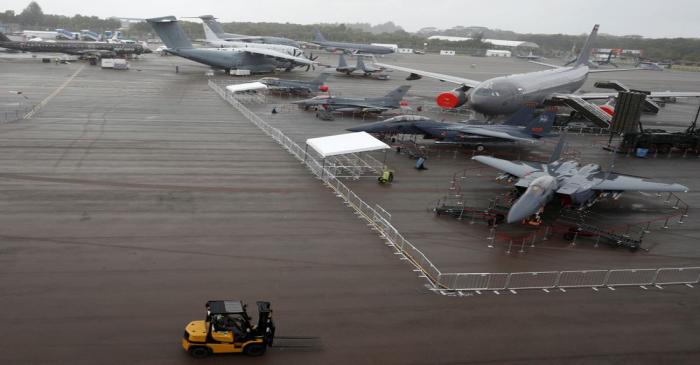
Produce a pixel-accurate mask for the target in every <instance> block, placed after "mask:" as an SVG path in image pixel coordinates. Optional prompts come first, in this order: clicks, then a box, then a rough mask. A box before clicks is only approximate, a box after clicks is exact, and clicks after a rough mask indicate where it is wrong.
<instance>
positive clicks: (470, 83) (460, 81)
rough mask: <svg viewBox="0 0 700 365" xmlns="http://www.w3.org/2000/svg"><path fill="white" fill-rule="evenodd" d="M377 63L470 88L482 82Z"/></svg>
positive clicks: (377, 64)
mask: <svg viewBox="0 0 700 365" xmlns="http://www.w3.org/2000/svg"><path fill="white" fill-rule="evenodd" d="M375 65H376V66H379V67H384V68H388V69H390V70H397V71H403V72H408V73H411V74H415V75H420V76H425V77H430V78H431V79H437V80H440V81H446V82H451V83H453V84H459V85H465V86H468V87H470V88H472V87H476V86H477V85H479V84H480V83H481V82H480V81H476V80H470V79H465V78H461V77H457V76H450V75H444V74H439V73H435V72H428V71H421V70H415V69H412V68H407V67H401V66H394V65H387V64H385V63H375Z"/></svg>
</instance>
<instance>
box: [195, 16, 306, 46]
mask: <svg viewBox="0 0 700 365" xmlns="http://www.w3.org/2000/svg"><path fill="white" fill-rule="evenodd" d="M199 18H200V19H202V22H204V24H206V25H207V26H208V27H209V29H211V31H212V32H214V34H216V36H217V37H218V38H220V39H223V40H227V41H236V42H250V43H262V44H280V45H284V46H290V47H294V48H300V45H299V42H297V41H295V40H293V39H289V38H282V37H268V36H251V35H244V34H233V33H226V32H224V28H223V27H221V24H219V22H217V21H216V18H215V17H214V16H213V15H201V16H200V17H199ZM205 30H206V28H205Z"/></svg>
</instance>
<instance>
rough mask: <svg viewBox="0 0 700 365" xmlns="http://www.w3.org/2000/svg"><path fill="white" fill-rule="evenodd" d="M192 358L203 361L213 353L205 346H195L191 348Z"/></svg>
mask: <svg viewBox="0 0 700 365" xmlns="http://www.w3.org/2000/svg"><path fill="white" fill-rule="evenodd" d="M189 353H190V356H192V357H194V358H195V359H203V358H205V357H207V356H209V355H210V354H211V351H209V348H207V347H203V346H193V347H190V350H189Z"/></svg>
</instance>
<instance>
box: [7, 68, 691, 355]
mask: <svg viewBox="0 0 700 365" xmlns="http://www.w3.org/2000/svg"><path fill="white" fill-rule="evenodd" d="M412 57H416V59H414V58H412ZM412 57H408V58H407V59H406V61H408V60H411V62H416V63H420V65H421V66H427V67H435V70H436V71H440V72H444V73H450V72H452V70H461V69H462V68H465V67H464V65H463V63H462V61H465V60H466V61H467V64H469V63H474V62H477V61H473V60H472V59H465V58H461V57H455V58H446V59H442V58H439V57H437V56H428V58H421V59H418V58H417V57H419V56H412ZM481 60H482V59H478V61H481ZM487 61H488V60H485V59H484V60H483V62H484V66H482V65H477V67H476V68H477V69H480V68H484V70H483V71H480V72H484V74H483V75H484V77H488V76H487V73H489V72H496V70H501V72H506V71H508V72H509V70H510V69H509V68H507V67H503V68H499V67H500V66H503V65H500V64H495V65H494V66H493V69H494V70H493V71H491V70H490V69H486V66H485V65H486V63H488V62H487ZM512 61H514V60H512ZM499 62H505V61H501V60H499ZM406 64H408V63H406ZM175 65H179V66H180V67H179V69H180V72H179V73H177V74H176V73H175V72H174V68H175V67H174V66H175ZM443 65H450V66H449V67H450V68H449V69H442V68H439V67H441V66H443ZM131 66H132V69H131V70H130V71H125V72H120V71H114V70H101V69H99V68H96V67H90V66H83V64H82V63H71V64H67V65H54V64H42V63H41V62H40V60H37V59H22V58H12V59H4V58H3V59H0V80H2V86H1V87H2V92H4V91H5V90H4V89H8V90H22V91H23V92H24V94H25V95H27V96H28V98H30V102H32V103H37V104H38V103H40V102H41V101H43V100H47V98H49V97H50V99H48V100H47V101H46V103H45V105H43V107H42V108H41V109H40V110H37V111H36V113H35V114H34V115H33V117H32V118H30V119H27V120H21V121H16V122H8V123H3V124H0V149H1V150H2V155H0V156H1V157H0V167H1V168H0V186H1V188H0V194H2V199H0V204H2V209H1V210H0V228H1V231H0V293H2V294H0V308H2V311H0V321H2V323H3V330H4V331H3V336H2V341H0V363H3V364H5V363H7V364H27V363H30V364H94V363H101V364H125V363H129V364H161V363H162V364H178V363H203V362H207V363H229V362H232V361H236V362H238V361H245V362H247V363H256V364H258V363H260V364H262V363H270V364H272V363H280V364H281V363H284V364H289V363H299V364H329V363H333V364H345V363H348V364H350V363H353V364H357V363H379V362H381V363H386V364H478V363H499V364H501V363H504V364H526V363H538V364H542V363H576V364H601V363H634V364H640V363H649V364H652V363H674V364H682V363H688V364H694V363H697V362H698V360H700V345H699V344H700V341H698V337H697V334H698V331H699V330H700V315H699V314H698V313H699V311H698V309H700V294H699V293H700V292H698V290H697V288H690V287H686V286H673V287H672V286H668V287H664V289H657V288H649V289H648V290H643V289H640V288H636V287H634V288H620V289H617V290H614V291H613V290H608V289H603V290H601V291H598V292H596V291H593V290H590V289H579V290H568V291H567V292H550V293H544V292H541V291H518V293H517V294H511V293H501V294H500V295H497V294H494V293H483V294H481V295H477V294H470V295H467V296H463V297H456V296H455V297H452V296H441V295H437V294H435V293H433V292H432V291H430V290H428V288H426V282H425V281H424V279H422V278H418V277H417V274H416V273H414V272H413V271H412V270H411V269H412V267H410V266H409V265H408V264H406V263H405V262H402V261H401V260H398V259H397V257H396V255H394V254H393V252H392V251H391V250H390V249H389V248H388V247H386V246H385V244H384V242H383V241H382V240H381V239H380V238H379V237H378V236H377V234H376V232H373V231H371V230H370V229H369V227H367V225H366V223H365V222H364V221H363V220H360V219H358V218H357V217H356V216H355V215H354V214H353V212H352V210H351V209H349V208H348V207H346V206H345V205H343V203H342V200H340V199H338V198H337V197H335V195H333V194H332V193H331V191H330V190H328V189H327V188H325V187H323V185H321V184H320V183H319V181H318V180H316V179H314V178H312V177H311V175H310V174H309V173H308V172H307V170H305V169H304V168H303V167H302V166H301V165H300V164H299V163H298V161H296V160H294V159H293V158H292V157H291V156H290V155H289V154H288V153H287V152H286V151H284V150H283V149H281V148H280V147H279V146H278V145H277V144H276V143H274V142H272V141H271V140H270V139H269V138H268V137H267V136H265V135H264V134H263V133H262V132H260V131H259V130H258V129H257V128H256V127H255V126H253V125H252V124H250V123H249V122H248V121H247V120H246V119H245V118H244V117H243V116H241V115H240V114H238V113H237V112H236V111H235V110H233V109H232V108H231V107H230V106H229V105H228V104H227V103H226V102H224V101H223V100H221V99H220V98H219V97H218V96H217V95H215V94H214V93H213V92H212V91H211V90H210V89H209V88H208V87H207V85H206V82H207V77H206V76H205V75H204V73H205V71H206V68H205V67H202V66H199V65H196V64H193V63H190V62H189V61H184V60H180V59H177V58H174V57H159V56H156V55H149V56H146V57H143V58H142V59H140V60H135V61H133V62H132V65H131ZM509 67H511V66H509ZM512 67H513V68H515V67H516V66H512ZM517 67H522V68H530V67H532V66H531V65H525V66H520V65H517ZM504 69H505V71H504ZM463 71H464V75H465V76H466V75H469V73H468V71H469V69H468V68H467V69H465V70H463ZM668 75H670V76H668ZM691 75H693V76H695V75H694V74H691ZM392 76H393V75H392ZM284 77H287V75H284ZM289 77H294V78H302V77H313V73H309V74H308V75H307V74H304V73H302V72H294V73H292V74H290V75H289ZM654 77H657V78H664V77H668V78H672V80H671V81H663V80H662V81H658V82H659V83H660V85H663V84H664V83H670V84H673V83H674V82H675V80H676V79H678V80H680V81H682V82H680V85H681V86H682V87H679V88H675V87H674V89H678V90H686V89H690V87H691V86H692V82H693V81H691V80H688V79H689V78H690V77H689V75H688V74H683V75H682V76H678V75H675V74H674V73H668V74H665V73H659V75H655V76H654ZM696 77H700V75H697V76H696ZM216 78H217V79H219V78H220V76H217V77H216ZM234 80H236V79H232V80H231V81H234ZM338 80H343V81H338V82H337V83H331V81H329V84H331V85H338V86H341V87H344V86H346V85H355V84H356V85H357V86H355V87H356V88H357V89H352V88H348V89H347V90H345V89H343V93H346V94H348V95H349V94H351V93H353V92H356V90H360V91H362V93H364V94H367V95H381V94H382V93H383V92H384V91H385V90H387V89H390V88H393V87H394V86H396V85H398V84H400V83H402V82H403V81H400V77H398V76H397V77H392V80H389V81H377V80H345V79H338ZM696 80H697V79H696ZM332 81H336V80H335V79H333V80H332ZM424 82H425V84H423V83H424ZM654 82H657V81H653V82H651V81H650V84H651V83H654ZM694 82H697V81H694ZM630 84H631V82H630ZM640 84H641V82H640ZM415 85H416V86H414V89H412V91H411V94H410V95H409V97H412V98H415V99H414V100H419V99H422V98H429V97H430V96H431V95H433V94H432V93H434V91H435V90H436V89H437V86H440V87H444V84H442V85H441V84H440V83H437V82H436V83H435V85H433V84H430V82H429V81H426V80H423V81H420V83H416V84H415ZM630 86H632V85H630ZM634 86H637V85H634ZM642 86H644V85H642ZM642 86H639V87H642ZM674 86H675V85H674ZM332 87H334V88H335V87H337V86H332ZM338 88H340V87H338ZM670 88H671V87H667V88H665V89H670ZM279 104H282V103H275V105H279ZM271 105H272V104H271ZM260 112H261V113H264V112H265V110H264V109H263V106H260ZM299 114H300V112H296V111H294V112H292V111H290V112H289V114H288V118H287V123H288V124H289V126H290V127H289V131H285V132H288V133H289V134H290V136H292V137H293V138H294V139H296V140H303V139H305V138H308V137H311V136H318V135H324V134H327V132H333V133H341V132H342V131H343V128H342V127H343V126H344V125H345V124H342V123H337V124H336V122H338V121H336V122H330V123H329V122H320V121H318V125H313V126H312V125H307V124H304V122H305V121H307V120H312V117H309V116H306V119H304V118H302V117H299ZM681 117H682V116H680V115H679V119H678V120H679V121H680V120H681V119H680V118H681ZM275 118H280V119H279V120H275V119H273V118H271V119H272V121H271V122H272V123H283V122H284V121H283V120H282V119H281V116H278V117H275ZM688 118H690V117H688ZM341 122H342V121H341ZM321 123H325V124H323V125H324V127H323V128H321V127H318V126H319V125H321ZM353 123H354V122H353ZM348 124H350V121H348ZM585 138H588V137H580V139H576V142H577V143H578V144H581V145H583V144H585V143H586V141H587V140H586V139H585ZM589 144H590V143H589ZM583 150H584V152H582V153H583V154H584V156H591V158H598V159H604V158H605V156H606V155H605V153H604V152H601V151H599V150H597V149H594V148H587V149H583ZM546 152H547V148H546V147H543V151H542V153H546ZM462 154H463V155H460V156H459V159H460V161H461V160H464V161H463V162H464V163H467V162H466V159H467V157H468V156H467V154H466V152H463V153H462ZM442 156H443V155H441V157H440V158H437V157H435V158H431V159H430V160H429V167H430V169H429V170H428V171H423V172H420V173H419V172H417V171H413V170H412V168H411V166H412V161H411V160H410V159H408V158H407V157H405V156H394V157H393V158H392V161H390V163H391V165H392V167H395V168H396V169H397V178H398V179H397V183H396V184H395V185H392V186H391V187H389V189H390V190H380V188H379V187H377V185H376V183H373V182H370V181H359V182H357V183H356V184H355V185H353V189H356V191H358V193H361V195H363V196H367V198H368V199H371V200H376V201H377V202H380V203H381V204H382V206H384V207H385V208H387V209H388V210H389V211H390V212H392V214H393V217H395V218H392V219H393V223H394V224H395V225H397V227H398V228H399V229H400V230H401V231H402V232H406V234H407V235H411V240H412V242H414V243H416V242H418V241H421V240H420V239H419V236H424V240H422V241H423V242H424V247H422V248H425V249H426V251H427V253H428V254H429V255H432V256H433V257H436V260H438V259H440V257H443V256H444V257H447V258H444V259H442V260H443V261H441V264H442V265H445V266H446V267H447V265H454V266H455V267H460V268H461V267H464V266H463V264H464V262H465V260H463V259H460V257H458V256H461V257H462V258H463V257H467V258H469V259H468V261H467V262H468V263H471V264H472V265H473V266H467V267H466V269H467V270H468V271H473V270H472V268H476V267H479V266H480V265H484V263H483V261H493V264H494V265H505V266H506V267H513V268H520V267H530V266H531V265H532V263H533V262H542V261H548V262H558V261H564V262H566V261H567V260H572V262H573V263H574V264H585V263H586V262H588V263H591V262H596V261H598V260H602V261H608V263H609V262H613V261H614V262H615V263H619V265H621V266H622V265H626V264H627V263H626V260H627V259H638V257H655V256H649V255H647V256H642V255H630V254H629V253H618V252H616V251H611V250H605V251H603V250H602V249H601V250H599V251H600V252H597V251H593V250H592V249H588V248H583V247H581V249H579V248H578V247H577V248H571V249H569V248H566V247H565V248H562V249H560V250H553V251H551V252H554V253H553V254H552V253H549V254H548V255H549V256H550V257H549V259H548V260H544V259H542V258H537V256H538V255H540V253H539V251H535V252H528V253H527V254H526V255H522V256H506V255H504V254H503V252H502V250H490V251H489V249H488V248H487V247H486V244H485V243H484V242H483V241H481V240H477V239H472V238H470V237H469V236H466V237H464V238H462V237H461V236H460V235H461V234H464V233H468V232H471V233H470V234H471V235H472V236H474V237H477V236H478V237H481V235H482V233H483V232H485V231H484V228H483V227H481V226H477V227H470V226H469V225H468V224H465V223H464V222H456V221H449V220H440V221H436V218H434V217H433V216H432V215H431V213H430V212H428V211H427V209H426V208H427V207H429V206H430V204H429V203H430V201H432V200H434V199H437V198H439V197H440V195H441V194H443V193H444V191H445V189H446V188H447V187H448V186H449V177H450V176H451V175H452V173H453V172H454V171H456V170H462V169H464V164H463V163H459V164H455V163H454V158H453V151H452V150H450V151H449V152H445V157H444V158H443V157H442ZM667 161H669V162H666V161H664V160H662V159H658V160H635V159H632V158H629V159H625V160H624V167H625V170H624V172H629V173H632V172H633V171H646V172H649V170H652V171H653V174H651V175H652V177H655V178H659V179H673V180H674V181H677V182H679V183H683V184H686V185H688V186H689V187H690V188H691V192H690V193H688V194H686V195H685V196H684V199H685V200H687V201H688V202H689V204H690V205H691V206H695V205H696V204H694V202H695V200H697V195H694V191H696V190H697V189H698V188H699V186H698V185H697V184H696V183H695V181H696V177H697V172H696V169H695V168H694V166H695V164H696V163H697V161H695V160H694V159H690V158H686V159H681V158H677V157H674V158H671V159H670V160H667ZM649 163H651V164H653V168H649V167H648V165H647V164H649ZM618 165H619V166H622V165H623V164H622V162H620V163H618ZM649 175H650V174H647V176H649ZM492 183H493V182H492V181H490V180H489V179H487V178H484V179H483V185H484V188H485V189H486V190H489V191H493V192H497V191H499V186H498V185H496V184H495V183H493V188H491V187H488V186H487V184H492ZM500 189H503V188H502V187H500ZM395 190H398V191H395ZM382 199H383V200H382ZM654 204H658V205H659V206H660V208H662V207H663V204H659V203H654ZM688 219H689V220H688V221H687V222H686V223H684V224H683V225H682V226H680V227H675V226H674V227H672V228H671V229H670V230H669V231H668V233H664V234H668V235H670V236H669V237H670V238H668V239H664V240H663V242H660V243H659V244H658V245H657V247H655V248H654V249H653V250H652V251H651V252H650V254H651V255H654V254H656V253H657V252H659V253H663V254H664V255H665V256H668V260H669V261H668V263H669V264H671V265H673V264H681V263H696V265H697V262H698V260H697V252H698V250H697V248H696V246H695V245H694V243H695V242H696V238H697V236H698V230H697V221H696V220H695V218H694V215H693V213H692V210H691V213H690V216H689V217H688ZM431 221H436V223H432V222H431ZM411 222H412V223H411ZM425 222H429V223H427V224H426V223H425ZM436 227H438V228H439V229H436ZM479 230H480V231H479ZM435 233H438V234H439V235H437V234H435ZM656 235H657V233H656V232H654V233H652V234H651V237H654V239H656V237H657V236H656ZM659 235H660V234H659ZM444 237H448V239H447V240H444ZM414 238H415V239H414ZM658 239H659V240H660V241H661V238H658ZM669 240H671V241H672V242H669ZM444 242H447V243H444ZM431 246H434V247H437V249H435V248H430V247H431ZM443 251H444V252H443ZM480 251H483V252H480ZM681 251H682V252H681ZM455 252H458V253H459V255H457V254H455ZM474 252H477V254H474ZM591 252H592V253H591ZM560 253H561V256H562V257H556V256H557V255H560ZM449 256H454V257H455V259H454V260H452V259H450V258H449ZM659 256H661V255H659ZM607 257H610V258H607ZM431 258H432V257H431ZM578 258H581V259H578ZM576 260H580V261H581V262H577V261H576ZM646 260H647V259H644V260H643V261H644V262H645V263H647V262H646ZM656 260H661V258H658V259H657V258H654V259H653V260H651V261H653V264H656ZM659 262H661V261H659ZM210 299H243V300H245V301H247V302H249V303H253V302H254V301H255V300H270V301H271V302H272V305H273V309H274V310H275V320H276V323H277V327H278V334H279V335H286V336H318V337H320V338H321V342H322V346H321V347H320V348H312V349H307V350H291V349H284V350H283V349H274V348H272V349H271V350H270V351H269V352H268V354H266V355H265V356H264V357H262V358H255V359H252V358H242V357H240V356H219V357H216V358H212V359H208V360H204V361H201V360H194V359H191V358H190V357H189V356H188V355H187V354H186V353H184V351H182V349H181V348H180V345H179V344H180V336H181V335H182V331H183V328H184V326H185V325H186V324H187V322H188V321H190V320H195V319H201V318H203V316H204V303H205V302H206V301H207V300H210Z"/></svg>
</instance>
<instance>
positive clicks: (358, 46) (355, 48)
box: [311, 29, 394, 54]
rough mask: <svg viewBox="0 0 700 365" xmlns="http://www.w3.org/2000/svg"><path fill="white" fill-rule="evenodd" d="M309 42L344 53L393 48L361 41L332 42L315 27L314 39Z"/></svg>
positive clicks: (376, 52) (384, 52)
mask: <svg viewBox="0 0 700 365" xmlns="http://www.w3.org/2000/svg"><path fill="white" fill-rule="evenodd" d="M311 43H315V44H317V45H319V46H321V48H325V49H326V50H328V51H331V52H335V51H337V50H340V51H343V52H344V53H351V54H358V53H364V54H389V53H394V50H393V49H391V48H389V47H384V46H375V45H371V44H362V43H348V42H333V41H329V40H327V39H326V37H324V36H323V34H321V31H320V30H318V29H316V36H315V38H314V41H313V42H311Z"/></svg>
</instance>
